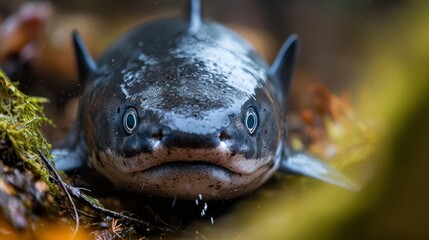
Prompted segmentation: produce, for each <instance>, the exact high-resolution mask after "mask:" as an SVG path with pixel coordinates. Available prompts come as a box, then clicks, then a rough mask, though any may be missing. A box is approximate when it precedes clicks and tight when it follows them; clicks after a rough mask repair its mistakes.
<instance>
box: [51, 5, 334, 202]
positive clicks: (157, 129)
mask: <svg viewBox="0 0 429 240" xmlns="http://www.w3.org/2000/svg"><path fill="white" fill-rule="evenodd" d="M192 2H196V1H192ZM74 40H75V44H76V51H77V57H78V66H79V71H80V75H81V78H82V79H83V80H82V81H83V84H84V92H83V95H82V99H81V107H80V117H79V123H78V125H77V128H76V133H77V138H76V139H77V140H76V144H75V145H74V146H73V147H71V148H70V150H67V151H64V152H63V153H65V154H63V156H66V157H64V159H66V160H67V161H70V162H72V161H74V162H79V163H81V164H80V165H84V166H90V167H92V168H94V169H95V170H96V171H98V172H99V173H101V174H102V175H104V176H105V177H106V178H107V179H109V180H110V181H111V182H112V184H113V185H114V186H116V187H119V188H126V189H127V190H131V191H135V192H141V193H144V194H149V195H155V196H164V197H178V198H184V199H195V198H196V197H197V196H199V194H201V195H202V196H203V197H204V198H206V199H227V198H234V197H237V196H240V195H243V194H246V193H248V192H250V191H253V190H255V189H256V188H257V187H259V186H260V185H261V184H263V183H264V182H265V181H266V180H267V179H269V178H270V177H271V176H272V174H273V173H274V172H275V171H276V170H278V169H279V168H280V169H282V170H283V171H288V172H295V173H301V174H305V175H310V176H314V177H317V178H320V179H323V177H326V175H328V174H329V173H331V172H330V171H331V169H329V168H328V167H326V166H325V165H320V164H319V163H317V164H319V165H317V164H313V165H311V163H312V161H313V160H311V159H310V158H305V157H304V158H303V157H302V156H303V155H302V154H301V155H299V156H300V158H298V160H299V161H288V159H289V158H290V157H291V156H289V155H287V154H288V153H289V152H288V151H287V148H286V146H285V142H286V140H285V138H286V105H287V104H286V101H285V99H286V96H287V94H288V89H289V85H290V80H291V76H292V69H293V65H294V62H295V58H296V55H297V48H298V47H297V41H298V39H297V38H296V36H292V37H291V38H290V39H289V40H288V41H286V43H285V45H284V46H283V48H282V49H281V51H280V53H279V56H278V57H277V59H276V61H275V62H274V64H273V66H272V67H269V66H268V65H267V64H266V63H265V61H264V60H262V59H261V58H260V56H259V55H258V54H257V53H256V52H255V50H254V49H253V48H252V47H251V46H250V45H249V44H248V43H247V42H246V41H244V40H243V39H242V38H240V37H239V36H238V35H236V34H235V33H233V32H231V31H230V30H228V29H227V28H225V27H223V26H221V25H219V24H216V23H212V22H208V21H203V20H202V19H199V18H197V17H195V16H194V18H192V17H190V18H188V19H181V18H174V19H166V20H158V21H153V22H150V23H147V24H144V25H141V26H138V27H136V28H135V29H133V30H131V31H130V32H128V33H126V34H125V35H124V36H123V37H122V38H120V39H119V40H118V41H117V42H116V43H114V44H113V45H112V46H111V47H110V48H108V49H107V50H106V52H105V53H104V54H103V55H102V56H101V57H100V58H99V59H98V61H97V62H96V63H95V62H92V61H93V60H92V59H91V57H90V56H89V55H88V54H87V52H85V48H84V46H83V45H82V44H83V43H81V40H80V38H79V36H78V35H75V36H74ZM60 155H61V154H60ZM293 159H294V158H292V160H293ZM66 160H61V161H63V162H66ZM290 163H294V164H295V163H296V164H298V165H299V167H298V168H297V167H295V166H294V165H290ZM307 163H310V165H309V166H310V167H306V164H307ZM61 164H62V163H60V161H57V165H58V166H59V168H61V169H64V170H68V169H71V168H72V167H70V166H66V165H67V164H66V165H63V166H62V165H61ZM68 164H70V163H68ZM78 165H79V164H76V166H78ZM320 166H321V167H320ZM312 167H313V168H312ZM327 173H328V174H327ZM335 176H337V175H335ZM328 178H329V176H328ZM323 180H325V181H328V180H330V179H328V180H326V179H323ZM336 180H338V179H335V180H334V181H333V182H334V183H335V181H336ZM328 182H329V181H328Z"/></svg>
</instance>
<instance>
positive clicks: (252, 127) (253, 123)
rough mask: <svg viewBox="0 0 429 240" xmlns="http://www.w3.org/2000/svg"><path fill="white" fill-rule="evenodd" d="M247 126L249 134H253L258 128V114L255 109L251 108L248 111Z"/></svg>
mask: <svg viewBox="0 0 429 240" xmlns="http://www.w3.org/2000/svg"><path fill="white" fill-rule="evenodd" d="M245 124H246V128H247V131H248V132H249V134H253V133H254V132H255V131H256V129H257V128H258V113H257V112H256V110H255V108H253V107H249V108H248V109H247V112H246V119H245Z"/></svg>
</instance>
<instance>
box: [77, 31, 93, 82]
mask: <svg viewBox="0 0 429 240" xmlns="http://www.w3.org/2000/svg"><path fill="white" fill-rule="evenodd" d="M72 38H73V45H74V49H75V55H76V64H77V69H78V71H79V80H80V82H81V84H82V85H84V84H85V80H86V78H87V77H88V76H89V75H90V74H91V73H93V72H95V71H96V70H97V64H96V63H95V61H94V59H93V58H92V57H91V54H90V53H89V51H88V49H87V48H86V46H85V44H84V42H83V40H82V38H81V37H80V34H79V32H78V31H76V30H75V31H73V33H72Z"/></svg>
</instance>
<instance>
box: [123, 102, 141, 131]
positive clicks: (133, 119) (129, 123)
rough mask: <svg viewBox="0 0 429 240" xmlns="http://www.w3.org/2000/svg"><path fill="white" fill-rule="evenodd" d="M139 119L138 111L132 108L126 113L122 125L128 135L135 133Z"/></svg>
mask: <svg viewBox="0 0 429 240" xmlns="http://www.w3.org/2000/svg"><path fill="white" fill-rule="evenodd" d="M137 119H138V118H137V111H136V109H135V108H132V107H130V108H128V109H127V111H125V113H124V118H123V119H122V124H123V125H124V129H125V131H126V132H127V133H129V134H131V133H133V131H134V129H135V128H136V127H137Z"/></svg>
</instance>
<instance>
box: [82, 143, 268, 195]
mask: <svg viewBox="0 0 429 240" xmlns="http://www.w3.org/2000/svg"><path fill="white" fill-rule="evenodd" d="M181 152H182V153H183V154H185V156H178V157H177V158H178V159H182V158H185V157H189V151H186V150H182V151H181ZM175 153H177V152H175ZM191 154H192V151H191ZM172 155H174V154H172ZM98 156H99V160H100V161H97V160H96V156H95V155H94V154H92V157H91V158H90V162H91V163H92V164H91V165H92V166H93V167H94V168H95V169H96V170H97V171H98V172H100V173H101V174H103V175H104V176H106V177H107V178H108V179H109V180H110V181H111V182H112V183H114V184H115V185H117V186H121V187H124V186H126V188H127V189H129V190H132V191H136V192H146V193H148V194H156V195H158V196H172V195H173V196H176V197H179V198H186V199H193V198H196V197H197V196H198V194H202V195H204V196H207V197H208V198H210V199H224V198H234V197H237V196H240V195H242V194H243V193H246V192H250V191H252V190H254V189H255V188H257V187H258V186H259V185H261V184H262V183H263V182H265V180H266V176H267V174H269V175H271V173H272V172H273V171H275V168H273V166H271V165H264V166H261V167H260V168H258V169H255V171H253V172H252V173H251V174H250V173H249V174H239V173H233V172H230V171H226V170H225V169H224V168H222V167H210V168H207V167H205V166H201V165H198V164H192V162H189V163H190V164H189V165H186V168H177V167H174V166H165V167H158V168H157V167H155V168H149V169H147V170H146V171H133V169H129V168H127V167H126V166H125V165H124V166H122V170H125V171H118V166H117V164H118V161H119V162H121V163H122V164H123V163H125V162H127V161H128V162H131V163H133V162H134V163H136V162H137V163H139V162H141V159H140V156H138V157H133V158H127V159H125V158H121V157H119V156H115V155H109V154H108V153H104V152H99V153H98ZM207 156H208V155H206V156H205V157H207ZM211 160H212V162H216V161H215V160H214V159H211ZM151 161H152V160H151ZM248 161H252V159H248ZM166 162H170V163H171V162H173V161H169V160H166ZM128 166H130V165H128Z"/></svg>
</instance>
